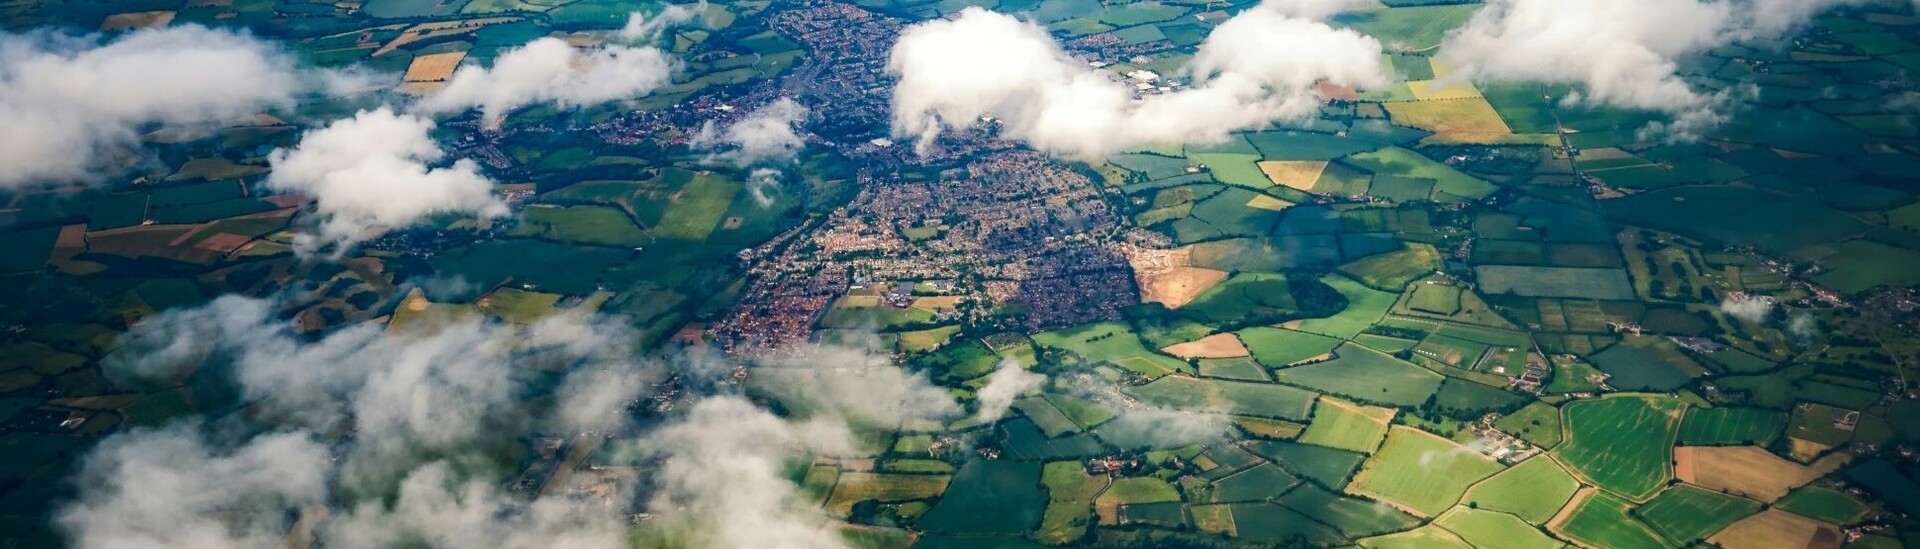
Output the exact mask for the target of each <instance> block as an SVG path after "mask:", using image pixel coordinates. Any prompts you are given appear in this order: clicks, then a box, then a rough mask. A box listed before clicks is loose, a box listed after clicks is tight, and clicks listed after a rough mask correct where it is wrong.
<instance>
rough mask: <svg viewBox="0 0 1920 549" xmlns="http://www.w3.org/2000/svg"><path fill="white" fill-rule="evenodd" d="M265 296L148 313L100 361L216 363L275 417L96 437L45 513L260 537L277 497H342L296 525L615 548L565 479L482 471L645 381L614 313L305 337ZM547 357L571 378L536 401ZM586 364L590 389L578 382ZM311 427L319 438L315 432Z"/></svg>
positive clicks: (166, 536)
mask: <svg viewBox="0 0 1920 549" xmlns="http://www.w3.org/2000/svg"><path fill="white" fill-rule="evenodd" d="M274 310H275V308H274V306H273V304H272V302H270V301H266V300H256V299H250V298H243V297H235V296H227V297H222V298H220V299H217V300H215V301H214V302H212V303H211V304H209V305H207V306H205V307H202V308H198V309H187V310H180V311H169V312H166V313H162V314H160V315H156V316H154V317H150V318H148V319H146V320H144V321H142V322H141V323H140V324H138V325H136V327H135V328H134V329H133V330H131V331H130V332H129V333H128V335H127V336H125V339H123V340H122V341H121V342H120V343H119V344H118V345H117V346H116V347H115V349H114V350H113V352H112V354H111V357H110V358H109V359H108V360H106V361H105V362H104V363H103V364H104V365H105V367H106V368H107V369H108V371H109V375H111V376H114V377H120V378H134V379H140V378H158V379H177V378H179V377H181V376H184V375H186V374H187V373H190V372H192V371H194V370H196V369H198V368H229V369H231V371H230V372H225V375H222V376H220V377H221V378H223V379H231V380H233V383H234V384H235V387H234V389H235V390H236V391H237V393H238V394H239V396H241V397H242V398H243V399H244V400H245V401H247V402H251V403H253V405H252V406H250V407H249V414H248V416H249V417H250V418H251V419H253V420H258V421H263V422H268V423H269V424H273V425H279V426H282V427H284V428H287V429H290V430H291V431H290V432H288V433H284V434H275V435H264V436H258V437H253V438H251V439H244V440H238V441H219V442H217V443H216V442H213V441H208V440H206V439H205V438H203V436H202V435H200V434H199V433H198V432H197V431H195V430H193V429H192V428H189V427H177V428H175V429H174V430H170V431H164V432H160V433H158V434H155V433H150V432H147V433H142V432H136V433H134V434H129V435H121V436H116V437H113V438H110V439H109V440H108V441H107V443H105V444H104V445H103V446H102V447H101V449H100V450H99V451H97V452H96V453H95V454H93V455H92V456H91V457H90V458H89V462H88V463H89V465H88V469H87V471H88V473H87V474H88V475H90V476H88V477H86V478H87V482H84V483H81V484H80V486H81V487H82V489H81V494H80V497H79V498H78V499H77V500H76V501H75V502H74V503H73V504H71V505H68V506H66V507H65V508H63V509H62V510H61V511H60V516H61V521H60V524H61V526H62V527H63V528H65V529H67V531H68V532H69V533H70V534H72V535H73V537H74V539H76V540H81V541H80V545H81V546H83V547H122V546H125V545H122V544H121V543H123V542H125V543H136V544H137V543H144V542H145V541H146V540H153V541H155V543H154V545H158V546H181V545H185V546H195V547H226V546H247V547H257V546H263V545H269V544H270V543H258V542H257V541H260V540H268V541H275V540H278V539H279V536H280V535H282V534H284V533H285V532H286V531H287V526H288V523H287V520H286V516H287V515H288V514H289V512H288V511H289V510H290V509H294V508H301V507H304V506H307V505H325V504H328V503H334V504H337V505H339V506H340V507H339V508H340V509H341V510H342V511H344V512H338V513H333V514H332V518H329V519H326V520H325V521H323V522H322V523H321V524H319V525H318V526H317V527H315V528H313V531H314V532H315V533H316V535H317V536H318V537H319V538H320V539H321V541H323V542H325V543H328V544H332V545H339V546H346V547H363V546H364V547H371V546H390V545H395V544H404V543H402V542H407V541H409V540H425V541H428V542H430V544H433V545H436V546H474V545H485V546H505V547H547V546H566V547H576V546H579V547H621V546H623V541H624V536H623V532H624V527H623V523H622V522H621V521H620V520H618V516H617V515H618V511H619V508H616V507H612V506H608V505H604V504H599V503H595V502H594V501H592V500H589V499H583V498H579V497H574V496H572V495H569V493H567V492H566V491H564V490H560V491H554V490H549V491H548V495H549V497H543V498H540V499H539V500H538V501H528V500H527V499H526V498H524V497H521V496H516V495H513V494H509V493H506V492H503V491H501V490H498V489H497V488H496V487H497V486H498V485H499V481H498V480H497V477H496V476H495V474H493V473H490V472H491V471H497V470H498V469H499V468H501V467H502V466H510V465H511V464H502V463H499V462H498V459H499V458H498V457H497V456H498V454H497V453H493V452H494V451H495V450H497V449H498V448H500V447H501V446H502V445H511V444H517V443H519V441H521V440H522V439H521V437H523V436H526V435H527V434H528V433H530V432H532V431H533V430H534V425H535V424H537V423H541V422H550V423H551V424H554V425H558V426H560V427H562V428H564V429H569V430H587V429H592V428H611V427H616V426H619V425H621V424H622V423H621V419H620V418H618V417H616V416H621V415H623V414H625V413H626V410H625V405H626V403H629V402H632V401H633V400H635V399H637V398H639V397H640V396H641V395H643V394H645V393H646V392H647V391H649V390H650V389H651V387H652V384H650V383H648V382H647V381H646V380H649V379H653V377H651V374H648V373H646V372H644V370H648V369H650V368H654V367H657V365H652V364H649V363H640V362H635V361H633V360H631V359H630V358H629V357H630V356H632V355H631V353H630V352H629V351H630V349H628V348H627V347H626V346H624V345H620V344H609V342H620V341H630V340H631V332H630V331H629V330H628V329H627V328H626V327H625V325H624V324H621V323H617V322H604V321H599V322H596V321H589V320H587V319H584V318H580V317H578V316H575V315H561V316H560V317H556V318H552V319H548V320H544V321H541V322H539V323H536V324H534V325H532V326H528V327H524V328H522V327H516V326H512V325H505V324H498V323H492V322H487V321H483V320H478V319H469V320H465V321H461V322H456V323H453V324H451V325H448V326H446V327H443V328H440V329H438V330H434V331H419V332H404V333H387V332H385V331H384V330H382V327H381V326H378V325H372V324H364V325H359V326H355V327H351V328H347V329H345V330H341V331H338V332H334V333H332V334H329V335H327V336H326V337H323V338H319V339H317V340H309V339H307V338H303V337H301V336H299V335H297V334H296V333H294V331H293V329H292V328H291V326H289V325H288V323H287V322H284V321H280V320H278V319H277V318H276V316H275V315H274ZM579 316H584V313H579ZM180 339H190V340H193V341H195V342H196V343H194V344H192V345H179V344H175V343H174V342H173V341H174V340H180ZM555 367H572V368H573V369H572V373H571V374H569V376H585V377H573V378H571V379H567V380H566V381H565V382H564V383H562V384H561V385H562V388H561V389H560V390H558V391H553V392H552V393H551V394H552V395H553V399H558V400H560V402H559V403H557V404H540V403H541V402H547V401H550V400H553V399H546V400H541V399H539V397H541V396H542V395H546V394H549V392H548V391H549V390H547V389H543V388H542V385H541V384H537V383H535V382H534V381H533V380H530V379H529V378H528V377H527V376H525V375H524V374H525V373H526V372H529V371H555V370H553V369H552V368H555ZM610 379H613V380H620V381H616V382H608V381H607V380H610ZM589 380H592V381H597V382H600V383H602V384H604V385H605V387H598V388H594V389H592V390H591V391H589V390H586V389H581V388H580V387H581V386H582V385H585V384H587V383H589ZM588 393H591V394H588ZM323 433H331V434H333V435H332V436H333V438H332V440H335V441H336V442H334V443H332V444H325V445H323V444H321V443H320V442H319V441H321V440H327V439H328V437H327V436H323ZM341 433H345V434H347V436H346V438H344V439H341V438H338V436H339V434H341ZM560 434H561V435H566V434H571V433H560ZM555 492H559V494H558V495H554V494H555ZM615 500H616V501H617V500H618V497H617V496H616V498H615ZM255 514H257V516H255ZM223 540H229V541H230V542H227V541H223Z"/></svg>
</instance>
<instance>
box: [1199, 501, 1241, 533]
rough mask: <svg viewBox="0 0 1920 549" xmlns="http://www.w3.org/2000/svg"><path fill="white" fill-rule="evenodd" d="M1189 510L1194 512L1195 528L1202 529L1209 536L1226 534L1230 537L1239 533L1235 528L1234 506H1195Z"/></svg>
mask: <svg viewBox="0 0 1920 549" xmlns="http://www.w3.org/2000/svg"><path fill="white" fill-rule="evenodd" d="M1189 509H1191V510H1192V511H1193V527H1194V528H1198V529H1200V531H1202V532H1206V533H1209V534H1226V535H1228V536H1233V535H1235V534H1238V533H1239V531H1238V530H1237V529H1236V528H1234V524H1233V507H1232V506H1229V505H1226V504H1219V505H1195V506H1193V507H1191V508H1189Z"/></svg>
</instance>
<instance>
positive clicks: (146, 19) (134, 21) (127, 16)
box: [100, 11, 173, 31]
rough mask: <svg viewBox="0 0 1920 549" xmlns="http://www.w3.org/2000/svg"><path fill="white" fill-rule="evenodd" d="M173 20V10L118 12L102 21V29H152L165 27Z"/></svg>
mask: <svg viewBox="0 0 1920 549" xmlns="http://www.w3.org/2000/svg"><path fill="white" fill-rule="evenodd" d="M171 22H173V12H171V11H141V12H133V13H116V14H113V15H109V16H107V20H105V21H101V22H100V30H102V31H123V30H133V29H150V28H156V27H164V26H167V23H171Z"/></svg>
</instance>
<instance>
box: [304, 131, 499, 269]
mask: <svg viewBox="0 0 1920 549" xmlns="http://www.w3.org/2000/svg"><path fill="white" fill-rule="evenodd" d="M433 127H434V123H433V121H432V120H428V119H426V118H423V117H419V116H413V115H404V114H396V113H394V112H393V111H392V110H390V109H387V108H384V107H383V108H380V109H377V110H371V111H361V112H360V113H359V114H356V115H354V116H353V117H352V118H345V119H341V120H336V121H334V122H333V123H332V124H329V125H327V126H326V127H324V128H321V129H317V130H313V131H309V132H307V134H306V135H304V136H301V138H300V143H299V144H298V145H296V146H294V148H292V149H281V150H276V151H274V152H273V154H272V155H271V156H269V157H268V162H269V163H270V164H271V165H272V166H273V172H272V173H271V174H270V175H268V177H267V186H268V187H269V188H272V189H275V190H278V191H281V192H290V193H301V194H306V195H309V196H312V197H313V198H314V204H315V207H316V209H317V211H318V213H319V214H320V216H321V218H322V221H321V223H320V227H319V234H318V235H311V236H309V238H307V239H305V240H304V241H303V244H304V247H306V248H312V247H315V246H320V245H326V244H341V245H345V244H352V243H354V242H358V241H361V240H364V239H366V238H368V237H370V236H372V235H371V233H373V232H374V231H375V230H376V229H382V228H397V227H405V226H408V225H412V224H414V223H417V222H419V221H420V220H422V219H424V218H426V217H427V216H430V215H434V214H440V213H454V212H458V213H470V214H476V215H481V216H489V217H492V216H500V215H505V214H506V213H507V208H506V204H504V203H502V202H501V201H500V200H499V199H497V198H495V197H494V196H493V181H492V180H489V179H487V177H486V176H485V175H482V174H481V173H480V167H479V166H478V165H477V164H474V163H473V161H471V160H466V159H462V160H457V161H454V162H453V163H452V164H448V165H435V164H436V163H438V162H439V161H440V160H442V159H443V158H444V157H445V156H446V153H445V152H444V151H442V150H440V145H439V144H438V143H436V142H434V140H433V137H432V136H431V135H430V134H429V132H431V131H432V130H433Z"/></svg>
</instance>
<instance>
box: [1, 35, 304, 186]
mask: <svg viewBox="0 0 1920 549" xmlns="http://www.w3.org/2000/svg"><path fill="white" fill-rule="evenodd" d="M296 67H298V63H297V62H296V61H295V60H294V58H293V57H292V56H291V55H289V54H288V53H286V51H284V50H283V49H282V48H280V47H279V46H276V45H274V44H271V43H268V42H265V41H262V40H259V39H257V38H254V37H253V36H251V35H248V34H246V33H244V32H235V31H228V30H212V29H208V28H206V27H201V26H198V25H184V26H178V27H167V28H163V29H153V30H141V31H135V32H132V33H128V34H125V35H122V36H120V37H118V38H115V39H113V40H111V41H104V40H103V39H102V38H101V37H99V36H71V35H64V34H57V33H52V32H33V33H27V34H13V33H7V32H0V120H5V121H6V125H7V128H6V131H0V166H5V167H6V169H5V170H0V188H5V187H17V186H21V185H26V184H32V183H46V182H69V181H90V180H94V179H96V178H98V177H99V176H100V175H101V174H100V173H97V172H98V170H97V169H96V168H98V167H99V166H100V165H101V164H103V163H106V162H105V161H106V159H108V158H110V157H114V156H116V155H124V154H125V153H126V151H128V150H129V149H130V148H131V147H134V146H136V145H137V144H138V141H139V135H140V133H141V130H142V127H143V126H146V125H149V124H159V125H163V126H174V127H179V126H201V125H209V124H218V123H222V122H232V121H236V120H239V119H241V118H243V117H246V116H250V115H253V114H257V113H260V112H262V111H264V110H269V109H275V108H281V107H286V106H289V105H291V104H292V103H293V101H294V99H295V97H296V95H298V94H299V93H301V92H302V91H303V90H308V89H316V90H317V89H321V88H323V87H324V84H325V83H326V79H325V78H324V77H323V74H322V73H318V72H311V73H306V74H303V73H301V72H300V71H299V70H298V69H297V68H296Z"/></svg>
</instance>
